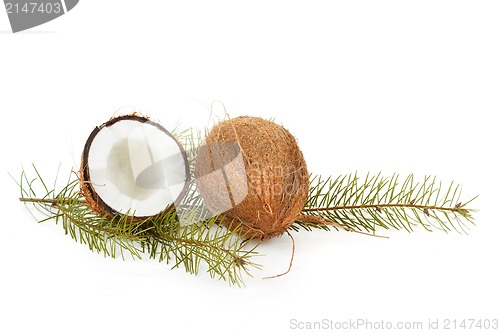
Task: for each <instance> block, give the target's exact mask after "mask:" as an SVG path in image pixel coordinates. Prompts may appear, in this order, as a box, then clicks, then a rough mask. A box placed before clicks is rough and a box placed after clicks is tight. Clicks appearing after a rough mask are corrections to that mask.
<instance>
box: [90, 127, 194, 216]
mask: <svg viewBox="0 0 500 333" xmlns="http://www.w3.org/2000/svg"><path fill="white" fill-rule="evenodd" d="M87 163H88V164H87V165H88V170H89V178H90V182H91V184H92V187H93V188H94V190H95V192H96V193H97V195H98V196H99V197H100V199H101V200H102V201H103V202H104V203H106V204H107V205H108V206H109V207H110V208H112V209H113V210H115V211H117V212H119V213H122V214H131V215H134V216H153V215H156V214H158V213H160V212H162V211H163V210H165V209H166V208H167V207H168V206H170V205H171V204H173V203H174V202H175V201H176V200H177V199H178V198H179V197H180V195H181V194H182V192H183V189H184V187H185V184H186V179H187V174H186V172H187V168H186V163H187V162H186V159H185V155H184V154H183V152H182V148H181V147H179V144H178V143H177V141H176V140H175V139H174V138H173V137H171V136H170V135H168V134H167V133H166V132H165V131H163V130H161V129H160V128H159V127H158V126H155V125H154V124H152V123H150V122H140V121H136V120H120V121H117V122H116V123H114V124H112V125H110V126H107V127H103V128H101V130H100V131H99V132H98V133H97V134H96V136H95V137H94V139H93V141H92V145H91V146H90V149H89V153H88V161H87Z"/></svg>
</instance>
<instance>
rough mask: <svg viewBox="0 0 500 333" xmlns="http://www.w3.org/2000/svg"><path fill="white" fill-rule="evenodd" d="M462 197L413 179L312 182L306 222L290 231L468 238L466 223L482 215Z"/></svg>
mask: <svg viewBox="0 0 500 333" xmlns="http://www.w3.org/2000/svg"><path fill="white" fill-rule="evenodd" d="M460 195H461V186H460V185H455V184H454V183H453V182H451V183H450V184H449V185H447V186H446V185H443V184H442V182H440V181H437V180H436V177H430V176H426V177H424V179H423V180H422V181H420V182H418V181H416V180H415V179H414V176H413V175H409V176H408V177H407V178H406V179H404V180H402V181H401V180H400V177H399V175H397V174H393V175H392V176H391V177H383V176H382V175H381V174H380V173H379V174H377V175H370V174H367V175H366V176H365V177H364V178H360V177H358V175H357V174H349V175H344V176H339V177H337V178H331V177H329V178H326V179H323V178H321V177H320V176H312V177H311V186H310V191H309V198H308V201H307V203H306V205H305V207H304V210H303V214H304V216H305V218H303V219H302V221H301V220H298V221H296V222H295V223H294V224H293V225H292V226H291V228H292V229H293V230H299V229H300V228H304V229H306V230H310V229H311V228H323V229H327V230H328V229H330V228H331V227H334V228H336V229H338V228H343V229H345V230H348V231H356V232H366V233H370V234H375V232H376V231H377V230H378V229H380V228H382V229H396V230H401V229H403V230H406V231H408V232H411V231H413V230H414V229H415V227H417V226H421V227H423V228H425V229H426V230H428V231H433V230H443V231H445V232H449V231H452V230H455V231H457V232H459V233H461V232H465V233H467V231H468V230H469V226H468V224H467V222H468V223H471V224H474V221H473V216H472V213H474V212H476V211H477V210H475V209H472V208H469V207H468V206H469V204H470V203H471V202H472V201H473V200H474V199H476V198H477V197H474V198H472V199H470V200H467V201H462V200H461V199H460Z"/></svg>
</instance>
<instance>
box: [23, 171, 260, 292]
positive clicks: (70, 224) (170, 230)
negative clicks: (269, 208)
mask: <svg viewBox="0 0 500 333" xmlns="http://www.w3.org/2000/svg"><path fill="white" fill-rule="evenodd" d="M33 169H34V172H35V173H36V177H34V178H29V177H28V176H27V174H26V172H25V171H24V170H23V171H22V173H21V177H20V180H19V181H16V182H17V184H18V185H19V187H20V190H21V195H20V200H21V201H22V202H24V203H25V204H32V205H33V206H34V207H35V208H36V210H38V211H39V212H40V213H41V214H42V216H43V217H42V218H41V219H39V218H37V217H36V216H34V217H35V218H36V219H37V220H39V222H45V221H49V220H54V221H55V222H56V224H59V223H60V224H62V226H63V228H64V230H65V233H66V234H68V235H70V236H71V238H73V239H74V240H75V241H77V242H79V243H82V244H86V245H87V246H88V248H89V249H90V250H92V251H95V252H98V253H102V254H103V255H104V256H110V257H113V258H115V257H122V258H124V259H125V258H126V257H127V256H130V257H131V258H133V259H142V258H143V256H145V255H147V256H148V257H150V258H153V259H158V260H159V261H165V262H167V263H170V262H173V267H172V268H176V267H184V268H185V270H186V271H187V272H189V273H193V274H197V273H199V270H200V268H201V267H206V269H207V271H208V272H209V274H210V276H211V277H213V278H219V279H222V280H227V281H229V283H230V284H236V285H242V284H243V275H250V268H251V267H258V265H257V264H255V263H254V262H252V258H253V257H254V256H256V255H258V253H257V252H256V251H255V250H256V247H257V245H258V243H256V244H255V245H254V246H249V244H250V242H248V241H245V240H247V238H246V237H245V235H239V234H238V231H239V229H238V228H235V229H234V230H233V231H230V232H229V231H228V230H226V229H225V228H224V227H222V226H220V225H219V223H218V217H217V216H213V217H210V218H208V219H206V220H204V221H203V222H198V221H199V220H196V222H198V223H194V222H193V223H187V224H186V225H181V223H180V222H179V218H178V217H177V213H176V211H175V210H173V211H172V212H170V213H167V214H163V215H162V216H157V217H152V218H149V219H145V220H142V221H139V222H133V223H132V222H130V217H131V216H130V215H128V214H124V215H116V216H115V217H113V218H112V219H110V220H108V219H106V218H104V217H102V216H99V215H97V214H95V213H94V212H93V211H92V210H91V209H90V207H89V206H88V205H87V202H86V201H85V199H84V197H83V195H82V194H81V193H80V190H79V184H80V181H79V179H78V177H77V176H76V174H74V173H72V176H71V177H70V178H69V179H68V182H67V184H66V185H65V186H64V187H63V188H62V190H60V191H59V192H57V193H56V190H55V184H54V188H49V187H48V186H47V184H46V182H45V181H44V180H43V178H42V177H41V175H40V173H39V172H38V170H37V168H36V167H35V166H33ZM75 177H76V179H75ZM39 190H41V191H42V193H43V194H42V195H40V193H39ZM192 207H193V210H196V209H197V208H196V206H192ZM30 212H31V211H30ZM189 213H190V212H189V210H186V208H185V209H184V210H183V214H187V215H189ZM195 213H196V212H195ZM185 218H186V217H185V216H184V219H185ZM193 218H196V219H199V216H198V215H196V214H193Z"/></svg>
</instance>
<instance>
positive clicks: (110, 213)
mask: <svg viewBox="0 0 500 333" xmlns="http://www.w3.org/2000/svg"><path fill="white" fill-rule="evenodd" d="M122 120H133V121H137V122H141V123H146V122H147V123H149V124H151V125H152V126H155V127H156V128H158V129H159V130H161V131H163V132H164V133H165V134H167V135H168V136H170V137H171V138H172V139H173V140H174V141H175V142H176V143H177V145H178V146H179V149H180V151H181V154H182V157H183V158H184V161H185V165H186V177H187V178H186V180H185V184H184V188H183V190H182V192H181V194H180V195H179V197H178V198H177V200H176V202H175V203H172V204H171V205H168V206H167V207H165V209H164V210H163V211H162V212H159V213H158V214H157V215H162V214H166V213H169V212H170V211H172V210H173V209H175V204H176V203H179V202H180V200H181V199H182V198H183V197H184V195H185V193H186V192H187V190H188V184H189V181H190V173H189V164H188V160H187V154H186V152H185V150H184V148H183V147H182V145H181V144H180V143H179V142H178V141H177V139H176V138H175V137H174V136H173V135H172V134H171V133H170V132H168V131H167V130H166V129H165V128H164V127H163V126H161V125H160V124H158V123H155V122H152V121H151V120H150V119H149V117H146V116H142V115H139V114H137V113H133V114H130V115H122V116H117V117H113V118H111V119H110V120H109V121H107V122H105V123H103V124H102V125H100V126H98V127H95V128H94V130H93V131H92V133H90V135H89V137H88V139H87V142H86V143H85V147H84V149H83V153H82V160H81V166H80V172H79V178H80V192H81V194H82V195H83V196H84V197H85V200H86V201H87V204H88V205H89V207H90V209H92V210H93V211H94V212H95V213H97V214H98V215H101V216H103V217H105V218H107V219H112V218H114V217H115V216H116V215H121V214H120V213H118V212H117V211H115V210H114V209H113V208H112V207H110V206H109V205H108V204H107V203H106V202H104V201H103V200H102V199H101V198H100V197H99V195H98V194H97V192H96V190H95V189H94V184H93V183H92V180H91V179H90V171H89V166H88V157H89V151H90V147H91V145H92V143H93V141H94V138H95V137H96V135H97V134H98V133H99V131H101V130H102V129H103V128H105V127H109V126H113V125H114V124H115V123H117V122H119V121H122ZM149 217H150V216H129V217H128V221H129V222H137V221H142V220H145V219H147V218H149Z"/></svg>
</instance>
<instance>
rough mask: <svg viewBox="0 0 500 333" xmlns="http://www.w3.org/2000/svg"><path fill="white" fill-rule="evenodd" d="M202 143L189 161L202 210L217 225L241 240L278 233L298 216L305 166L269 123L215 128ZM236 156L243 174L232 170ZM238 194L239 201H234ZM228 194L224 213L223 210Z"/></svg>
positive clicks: (252, 120)
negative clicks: (215, 217) (216, 216)
mask: <svg viewBox="0 0 500 333" xmlns="http://www.w3.org/2000/svg"><path fill="white" fill-rule="evenodd" d="M205 141H206V145H205V147H206V148H205V149H204V150H201V149H200V150H199V153H198V156H197V158H196V161H195V177H196V184H197V188H198V191H199V192H200V194H201V196H202V197H203V199H204V203H205V205H206V207H207V208H208V209H209V210H211V211H212V212H213V213H217V214H220V213H222V214H221V215H220V216H221V223H222V224H223V225H225V226H226V227H228V228H229V229H235V228H238V231H239V232H240V233H243V234H245V237H252V238H259V239H268V238H272V237H276V236H279V235H281V234H283V233H284V232H285V231H286V230H287V228H288V227H289V226H290V225H291V224H292V223H293V222H294V221H295V220H296V219H297V218H298V217H299V215H300V214H301V212H302V209H303V208H304V205H305V202H306V200H307V197H308V191H309V173H308V171H307V166H306V162H305V160H304V156H303V155H302V152H301V151H300V149H299V146H298V145H297V141H296V140H295V138H294V137H293V136H292V135H291V134H290V132H289V131H288V130H286V129H285V128H283V127H282V126H280V125H277V124H276V123H274V122H271V121H268V120H264V119H261V118H256V117H248V116H244V117H238V118H234V119H230V120H226V121H223V122H221V123H219V124H217V125H216V126H214V127H213V129H212V130H211V131H210V133H209V134H208V136H207V137H206V140H205ZM226 143H233V145H230V144H226ZM202 147H203V146H202ZM235 147H236V149H235ZM235 150H236V151H235ZM237 156H240V158H242V160H243V164H244V169H245V170H244V171H245V172H244V174H242V173H241V172H239V171H238V170H237V169H238V168H237V166H238V164H237V163H235V162H234V161H235V160H236V159H237ZM224 164H225V165H224ZM217 169H221V170H222V172H220V171H219V172H217V171H218V170H217ZM212 175H213V176H212ZM221 175H222V176H221ZM242 193H246V196H244V198H243V200H236V199H235V198H237V197H241V194H242ZM228 196H229V201H230V203H231V205H230V207H229V208H230V209H229V210H226V211H224V212H223V211H221V207H227V203H228Z"/></svg>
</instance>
